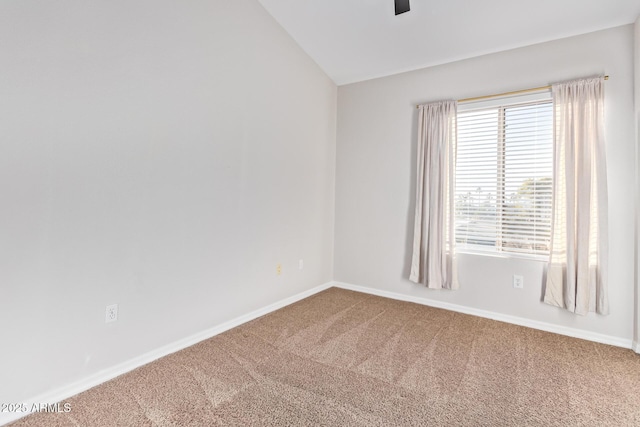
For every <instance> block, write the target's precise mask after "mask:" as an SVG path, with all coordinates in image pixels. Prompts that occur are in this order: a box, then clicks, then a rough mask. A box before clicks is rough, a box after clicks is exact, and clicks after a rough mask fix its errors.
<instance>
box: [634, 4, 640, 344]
mask: <svg viewBox="0 0 640 427" xmlns="http://www.w3.org/2000/svg"><path fill="white" fill-rule="evenodd" d="M633 51H634V68H633V69H634V76H635V80H634V87H635V126H636V234H635V237H636V257H637V258H636V266H635V267H636V270H635V272H636V276H635V279H636V298H635V301H636V306H635V322H634V324H635V332H634V338H633V340H634V350H635V351H636V353H640V235H639V233H640V16H638V19H636V23H635V25H634V42H633Z"/></svg>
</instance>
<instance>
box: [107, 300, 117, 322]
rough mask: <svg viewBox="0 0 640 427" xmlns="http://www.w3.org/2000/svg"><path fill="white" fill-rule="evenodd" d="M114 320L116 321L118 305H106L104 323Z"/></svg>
mask: <svg viewBox="0 0 640 427" xmlns="http://www.w3.org/2000/svg"><path fill="white" fill-rule="evenodd" d="M116 320H118V304H111V305H108V306H107V310H106V312H105V318H104V323H111V322H115V321H116Z"/></svg>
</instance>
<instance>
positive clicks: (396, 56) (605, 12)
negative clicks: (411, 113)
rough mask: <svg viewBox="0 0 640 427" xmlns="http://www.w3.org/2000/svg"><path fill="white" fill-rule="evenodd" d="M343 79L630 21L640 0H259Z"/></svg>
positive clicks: (324, 66)
mask: <svg viewBox="0 0 640 427" xmlns="http://www.w3.org/2000/svg"><path fill="white" fill-rule="evenodd" d="M259 1H260V3H262V5H263V6H264V7H265V8H266V9H267V11H269V13H271V15H273V17H274V18H275V19H276V20H277V21H278V22H279V23H280V25H282V26H283V27H284V29H285V30H286V31H287V32H289V34H291V36H292V37H293V38H294V39H295V40H296V41H297V42H298V44H300V46H301V47H302V48H303V49H304V50H305V51H306V52H307V53H308V54H309V55H310V56H311V57H312V58H313V59H314V60H315V61H316V62H317V63H318V65H320V67H321V68H322V69H323V70H324V71H325V72H326V73H327V74H328V75H329V77H331V78H332V79H333V80H334V81H335V82H336V83H337V84H338V85H342V84H347V83H353V82H357V81H362V80H367V79H371V78H375V77H382V76H386V75H391V74H396V73H399V72H403V71H409V70H414V69H418V68H423V67H428V66H432V65H438V64H443V63H447V62H451V61H456V60H460V59H465V58H470V57H474V56H479V55H483V54H487V53H492V52H498V51H502V50H507V49H512V48H517V47H521V46H526V45H531V44H535V43H540V42H545V41H549V40H554V39H558V38H563V37H570V36H573V35H578V34H583V33H588V32H592V31H597V30H601V29H605V28H610V27H615V26H619V25H624V24H629V23H632V22H634V21H635V19H636V18H637V17H638V15H639V14H640V0H411V11H410V12H407V13H404V14H402V15H398V16H395V15H394V1H393V0H259Z"/></svg>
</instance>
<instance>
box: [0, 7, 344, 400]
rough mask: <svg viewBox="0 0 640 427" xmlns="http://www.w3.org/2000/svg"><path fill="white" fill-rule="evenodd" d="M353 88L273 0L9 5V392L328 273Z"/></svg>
mask: <svg viewBox="0 0 640 427" xmlns="http://www.w3.org/2000/svg"><path fill="white" fill-rule="evenodd" d="M336 96H337V88H336V86H335V84H333V82H331V81H330V80H329V78H328V77H326V75H325V74H324V73H322V72H321V71H320V69H319V68H318V66H317V65H316V64H315V63H314V62H313V61H312V60H311V59H310V58H309V57H308V56H307V55H306V54H304V53H303V51H302V50H301V49H300V48H299V47H298V46H297V45H296V44H295V42H294V41H293V40H292V39H291V38H290V37H289V36H288V35H287V34H286V33H285V32H284V30H283V29H282V28H281V27H280V26H279V25H278V24H276V23H275V21H274V20H273V19H272V18H271V17H270V15H268V14H267V12H266V11H265V10H264V9H263V8H262V7H261V6H260V5H259V4H258V3H257V1H255V0H233V1H210V0H191V1H189V2H183V1H178V0H135V1H131V0H110V1H106V0H105V1H97V0H91V1H84V0H82V1H81V0H58V1H55V2H51V1H47V0H4V1H2V2H0V200H1V202H0V203H1V206H0V325H1V326H2V335H1V337H0V346H1V349H0V402H20V401H23V400H24V399H27V398H29V397H33V396H35V395H38V394H40V393H45V392H49V391H51V390H53V389H55V388H57V387H60V386H63V385H65V384H69V383H72V382H75V381H78V380H81V379H82V378H85V377H87V376H89V375H91V374H94V373H96V372H99V371H101V370H103V369H107V368H109V367H112V366H114V365H115V364H118V363H120V362H123V361H126V360H128V359H131V358H133V357H135V356H138V355H141V354H143V353H145V352H148V351H151V350H153V349H156V348H158V347H160V346H162V345H165V344H168V343H172V342H174V341H176V340H178V339H181V338H184V337H186V336H189V335H191V334H194V333H197V332H199V331H202V330H205V329H207V328H210V327H212V326H214V325H218V324H220V323H222V322H224V321H226V320H229V319H232V318H235V317H237V316H239V315H243V314H245V313H247V312H250V311H252V310H255V309H257V308H261V307H264V306H266V305H268V304H271V303H273V302H276V301H279V300H281V299H283V298H285V297H289V296H291V295H294V294H297V293H299V292H302V291H304V290H307V289H310V288H312V287H315V286H317V285H320V284H322V283H325V282H328V281H330V280H331V279H332V274H333V271H332V268H333V266H332V265H333V217H334V179H335V173H334V170H335V123H336V102H337V101H336ZM300 258H303V259H304V262H305V264H304V270H302V271H299V270H298V259H300ZM277 263H282V265H283V274H282V276H280V277H277V276H276V264H277ZM112 303H118V304H119V309H120V313H119V316H120V318H119V320H118V321H117V322H116V323H111V324H108V325H106V324H105V322H104V316H105V306H106V305H107V304H112Z"/></svg>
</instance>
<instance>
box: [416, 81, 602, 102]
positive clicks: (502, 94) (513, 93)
mask: <svg viewBox="0 0 640 427" xmlns="http://www.w3.org/2000/svg"><path fill="white" fill-rule="evenodd" d="M604 79H605V80H609V76H604ZM549 89H551V85H548V86H540V87H533V88H531V89H522V90H514V91H512V92H504V93H495V94H493V95H485V96H476V97H475V98H464V99H459V100H458V103H462V102H473V101H481V100H483V99H490V98H500V97H503V96H511V95H521V94H523V93H531V92H540V91H543V90H549ZM420 105H423V104H420ZM420 105H416V108H420Z"/></svg>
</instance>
